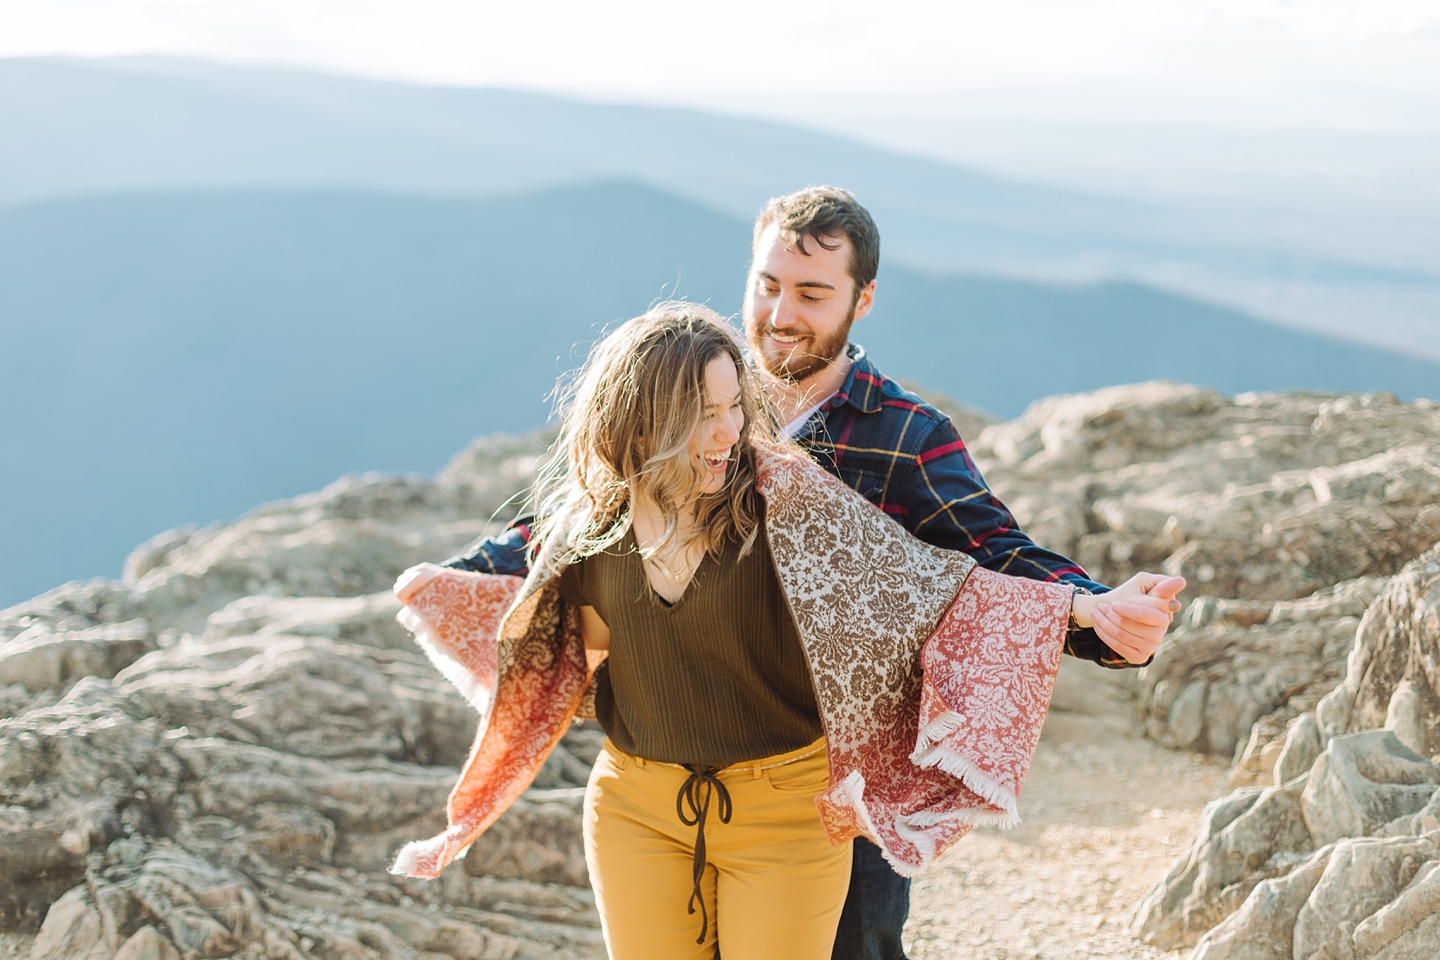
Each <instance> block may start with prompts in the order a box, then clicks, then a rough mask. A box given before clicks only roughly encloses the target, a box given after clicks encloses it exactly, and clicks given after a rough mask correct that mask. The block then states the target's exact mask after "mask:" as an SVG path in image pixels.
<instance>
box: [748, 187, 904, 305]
mask: <svg viewBox="0 0 1440 960" xmlns="http://www.w3.org/2000/svg"><path fill="white" fill-rule="evenodd" d="M771 224H778V225H779V227H780V242H782V243H784V244H785V246H787V247H794V248H796V249H798V250H799V251H800V252H801V253H803V254H804V255H805V256H807V257H808V256H809V255H810V251H809V250H806V249H805V240H806V238H807V237H808V238H810V239H812V240H814V241H815V242H816V243H817V244H819V245H820V246H822V247H824V248H825V249H826V250H834V249H836V247H837V246H838V245H837V244H836V243H835V242H834V238H835V237H844V238H845V239H846V240H849V241H850V277H851V279H853V280H854V281H855V293H854V296H855V298H856V299H858V298H859V297H860V291H861V289H862V288H864V287H865V286H866V285H868V284H869V283H870V281H871V280H874V279H875V274H876V273H878V272H879V270H880V231H879V229H877V228H876V226H875V221H874V220H872V219H871V218H870V211H868V210H866V209H865V208H864V207H862V206H860V204H859V202H858V201H856V199H855V195H854V194H852V193H851V192H850V191H849V190H841V189H840V188H839V187H806V188H805V189H804V190H796V191H795V192H794V193H787V194H785V196H783V197H773V198H772V199H771V200H770V202H769V203H767V204H765V208H764V209H763V210H761V211H760V216H758V217H756V218H755V233H754V236H753V238H752V241H751V242H752V243H753V242H754V241H755V240H759V239H760V234H762V233H764V232H765V230H766V228H768V227H769V226H770V225H771Z"/></svg>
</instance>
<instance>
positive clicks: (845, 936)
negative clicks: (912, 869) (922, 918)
mask: <svg viewBox="0 0 1440 960" xmlns="http://www.w3.org/2000/svg"><path fill="white" fill-rule="evenodd" d="M909 913H910V880H909V879H908V878H906V877H902V876H900V874H898V873H896V872H895V871H894V870H893V869H891V867H890V864H888V863H886V862H885V858H884V857H883V856H882V855H881V853H880V848H879V847H877V846H875V844H873V843H871V842H870V841H869V840H866V839H865V838H864V837H856V838H855V865H854V866H853V867H852V868H851V871H850V892H849V893H848V894H847V895H846V896H845V910H844V911H843V912H842V913H841V914H840V928H839V930H838V931H837V932H836V934H835V952H834V953H832V954H831V958H832V960H905V948H904V947H902V946H901V945H900V933H901V931H903V930H904V929H905V918H906V917H907V916H908V915H909Z"/></svg>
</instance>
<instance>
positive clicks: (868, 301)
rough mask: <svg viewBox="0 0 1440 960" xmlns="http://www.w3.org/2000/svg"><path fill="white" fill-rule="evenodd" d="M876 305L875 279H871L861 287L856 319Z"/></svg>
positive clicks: (856, 305) (856, 307) (856, 304)
mask: <svg viewBox="0 0 1440 960" xmlns="http://www.w3.org/2000/svg"><path fill="white" fill-rule="evenodd" d="M873 306H875V281H874V280H871V281H870V282H869V283H867V284H865V286H863V287H861V288H860V297H859V298H858V299H857V300H856V301H855V319H856V320H859V319H860V318H861V317H863V316H865V314H867V313H869V312H870V308H871V307H873Z"/></svg>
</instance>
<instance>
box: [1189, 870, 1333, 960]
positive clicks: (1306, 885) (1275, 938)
mask: <svg viewBox="0 0 1440 960" xmlns="http://www.w3.org/2000/svg"><path fill="white" fill-rule="evenodd" d="M1329 861H1330V848H1329V847H1326V848H1325V849H1324V850H1320V851H1317V852H1316V853H1315V854H1314V855H1313V856H1311V857H1310V858H1309V859H1308V860H1306V861H1304V862H1303V863H1301V864H1300V865H1299V866H1297V867H1295V868H1294V869H1293V870H1291V871H1290V872H1289V873H1287V874H1285V875H1283V876H1280V877H1275V878H1273V879H1270V880H1262V881H1261V882H1260V883H1258V884H1257V885H1256V886H1255V889H1254V890H1253V891H1252V892H1251V893H1250V895H1249V896H1248V897H1246V898H1245V902H1244V903H1242V904H1241V905H1240V909H1238V910H1236V911H1235V912H1234V913H1232V914H1230V916H1228V917H1226V918H1225V919H1224V920H1223V921H1221V922H1220V924H1219V925H1217V926H1215V927H1214V928H1212V929H1211V930H1210V931H1209V932H1208V933H1206V934H1205V936H1203V937H1201V938H1200V942H1199V943H1198V944H1196V945H1195V949H1194V951H1192V952H1191V954H1190V957H1189V960H1292V956H1293V953H1294V937H1295V918H1296V917H1298V916H1299V915H1300V909H1301V908H1302V907H1303V906H1305V902H1306V901H1307V900H1309V899H1310V894H1311V892H1312V891H1313V890H1314V889H1315V885H1316V884H1317V883H1319V882H1320V876H1321V874H1323V873H1324V872H1325V866H1326V864H1327V863H1329Z"/></svg>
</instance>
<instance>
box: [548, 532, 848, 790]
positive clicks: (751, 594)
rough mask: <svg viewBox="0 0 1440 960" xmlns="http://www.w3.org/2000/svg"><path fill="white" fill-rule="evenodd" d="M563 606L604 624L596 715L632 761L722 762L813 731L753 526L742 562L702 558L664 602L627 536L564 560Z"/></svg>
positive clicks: (810, 689)
mask: <svg viewBox="0 0 1440 960" xmlns="http://www.w3.org/2000/svg"><path fill="white" fill-rule="evenodd" d="M560 595H561V597H562V598H563V599H564V600H565V601H566V602H567V603H573V604H579V605H582V606H591V607H594V608H595V611H596V613H598V614H599V615H600V619H602V620H604V621H605V625H606V626H608V627H609V628H610V654H609V656H608V657H607V659H606V661H605V663H604V664H602V665H601V667H600V669H599V671H598V672H597V673H596V675H595V715H596V719H598V720H599V721H600V726H601V727H602V728H603V729H604V730H605V735H606V736H607V737H609V738H610V741H611V742H612V743H613V744H614V745H615V746H616V747H617V748H618V749H620V750H622V751H624V752H625V753H628V754H631V755H632V756H637V757H643V758H644V759H646V760H657V761H660V762H662V763H678V764H691V765H696V766H707V767H725V766H729V765H731V764H734V763H741V762H744V761H747V760H758V759H761V758H763V757H770V756H774V755H776V754H780V753H788V752H789V751H791V750H796V749H799V748H800V747H803V746H806V745H807V744H810V743H813V742H814V741H815V740H817V739H819V737H820V736H821V735H822V734H823V732H824V730H823V728H822V726H821V723H820V709H819V706H818V705H817V703H816V700H815V687H814V683H813V681H812V680H811V677H810V669H809V667H808V666H807V665H806V662H805V654H804V650H803V648H802V647H801V644H800V636H799V634H798V633H797V632H796V629H795V621H794V618H793V617H792V616H791V613H790V609H789V607H788V606H787V604H786V600H785V594H784V592H783V591H782V590H781V588H780V582H779V580H778V579H777V578H776V574H775V565H774V562H773V560H772V559H771V555H770V546H769V543H768V542H767V541H766V538H765V533H764V531H763V528H762V531H761V533H760V535H759V536H758V537H757V538H756V541H755V545H754V547H753V548H752V549H751V550H750V552H749V553H748V554H747V555H745V556H743V557H742V556H740V544H738V543H735V542H733V541H732V542H729V543H726V544H725V546H724V547H723V548H722V549H721V550H720V551H719V553H718V555H711V554H707V555H706V556H705V557H704V558H703V559H702V560H701V561H700V564H699V566H698V567H697V568H696V570H695V574H694V576H693V577H692V578H691V580H690V583H689V585H688V586H686V588H685V592H684V593H683V594H681V596H680V598H679V599H678V600H676V601H675V602H674V603H673V604H667V603H666V602H665V601H664V600H663V599H661V598H660V596H659V595H658V594H656V592H655V590H654V588H653V587H652V586H651V585H650V581H649V579H648V578H647V577H646V575H645V567H644V562H643V561H642V560H641V558H640V554H639V552H638V551H637V550H636V547H635V539H634V534H633V532H632V533H628V534H626V536H625V538H624V539H623V540H621V541H620V542H619V543H617V544H615V545H614V546H613V547H611V548H610V549H609V550H607V551H605V552H604V553H598V554H595V555H593V556H589V557H586V558H584V559H583V560H581V561H580V562H578V563H574V564H571V565H570V566H569V567H568V568H567V569H566V570H565V572H564V574H562V575H561V577H560Z"/></svg>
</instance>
